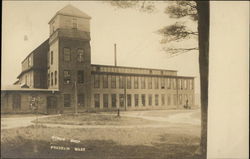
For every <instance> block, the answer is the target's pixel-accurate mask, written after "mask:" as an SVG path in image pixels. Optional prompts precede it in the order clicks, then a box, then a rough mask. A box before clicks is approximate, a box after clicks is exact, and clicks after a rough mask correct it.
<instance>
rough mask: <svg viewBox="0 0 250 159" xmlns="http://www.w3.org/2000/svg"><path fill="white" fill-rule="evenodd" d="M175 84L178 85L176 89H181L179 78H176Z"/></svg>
mask: <svg viewBox="0 0 250 159" xmlns="http://www.w3.org/2000/svg"><path fill="white" fill-rule="evenodd" d="M177 86H178V89H181V80H180V79H178V80H177Z"/></svg>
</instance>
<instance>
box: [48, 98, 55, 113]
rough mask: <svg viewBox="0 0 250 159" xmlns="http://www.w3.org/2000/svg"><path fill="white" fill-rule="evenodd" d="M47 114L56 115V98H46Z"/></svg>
mask: <svg viewBox="0 0 250 159" xmlns="http://www.w3.org/2000/svg"><path fill="white" fill-rule="evenodd" d="M47 112H48V113H49V114H56V113H57V98H56V97H53V96H49V97H47Z"/></svg>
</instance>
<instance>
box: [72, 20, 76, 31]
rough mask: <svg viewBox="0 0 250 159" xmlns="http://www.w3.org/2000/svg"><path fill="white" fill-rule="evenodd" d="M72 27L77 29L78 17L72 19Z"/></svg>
mask: <svg viewBox="0 0 250 159" xmlns="http://www.w3.org/2000/svg"><path fill="white" fill-rule="evenodd" d="M72 28H73V29H77V19H76V18H73V19H72Z"/></svg>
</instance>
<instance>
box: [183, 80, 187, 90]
mask: <svg viewBox="0 0 250 159" xmlns="http://www.w3.org/2000/svg"><path fill="white" fill-rule="evenodd" d="M183 89H187V80H185V79H184V80H183Z"/></svg>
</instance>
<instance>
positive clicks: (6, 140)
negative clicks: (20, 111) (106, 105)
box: [1, 110, 200, 159]
mask: <svg viewBox="0 0 250 159" xmlns="http://www.w3.org/2000/svg"><path fill="white" fill-rule="evenodd" d="M126 113H127V112H126ZM138 113H140V115H139V114H138ZM101 114H102V115H103V113H101ZM136 114H137V116H136ZM156 114H157V111H142V112H139V111H136V112H128V113H127V114H125V113H124V114H123V115H124V116H126V120H124V121H123V124H122V125H117V123H115V124H112V122H114V121H112V122H110V123H111V125H106V126H107V127H104V126H105V125H99V126H98V125H89V126H95V127H85V126H87V125H80V126H81V127H75V128H67V127H64V126H63V124H61V125H59V126H56V124H55V125H54V126H49V125H46V124H44V123H43V124H42V125H41V124H40V125H38V126H37V127H36V126H34V125H32V124H31V125H29V126H24V127H22V128H10V129H2V130H1V150H2V151H1V156H2V157H3V158H4V157H7V158H13V157H14V158H41V157H42V158H86V159H92V158H105V159H119V158H120V159H125V158H133V159H137V158H138V159H139V158H143V159H153V158H156V159H161V158H162V159H182V158H185V159H194V158H198V157H197V156H195V155H194V152H195V151H196V149H197V148H198V147H199V139H200V137H199V134H200V125H199V124H190V123H187V122H183V120H184V119H186V120H187V119H188V120H189V121H190V122H191V121H196V120H197V119H198V117H199V111H198V110H196V111H183V112H178V113H176V112H174V111H173V112H168V113H164V112H161V111H158V116H157V115H156ZM161 114H162V115H161ZM166 114H168V115H166ZM181 114H182V115H181ZM176 115H177V116H176ZM140 116H141V117H140ZM147 117H156V118H147ZM171 117H174V118H178V117H179V118H180V119H179V120H178V121H179V122H178V123H175V122H172V123H171V120H170V121H167V120H166V121H165V119H167V118H170V119H171ZM187 117H188V118H187ZM51 118H53V119H54V118H58V117H51ZM136 118H137V119H139V122H138V121H136V122H135V123H134V124H132V123H133V122H132V121H133V120H135V119H136ZM145 118H146V119H145ZM44 119H47V118H44ZM78 119H79V118H78ZM78 119H77V120H78ZM100 119H102V117H101V118H100ZM111 119H112V117H111ZM159 119H164V121H159ZM19 120H20V119H19ZM95 120H97V121H98V117H95ZM117 122H119V121H117ZM107 123H109V122H107ZM110 123H109V124H110ZM157 124H158V125H160V126H158V127H150V126H148V127H145V125H157ZM143 125H144V127H143ZM161 125H162V126H161ZM78 126H79V125H78ZM122 126H129V127H122ZM53 137H58V138H63V139H65V140H64V141H59V142H57V143H54V142H52V141H53V140H52V139H53ZM71 139H74V140H76V141H79V143H72V142H70V140H71ZM51 146H61V147H68V148H69V150H58V149H53V147H51ZM76 147H78V148H84V149H82V150H84V151H75V148H76Z"/></svg>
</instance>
